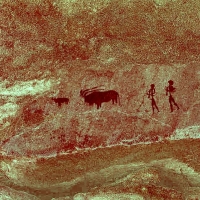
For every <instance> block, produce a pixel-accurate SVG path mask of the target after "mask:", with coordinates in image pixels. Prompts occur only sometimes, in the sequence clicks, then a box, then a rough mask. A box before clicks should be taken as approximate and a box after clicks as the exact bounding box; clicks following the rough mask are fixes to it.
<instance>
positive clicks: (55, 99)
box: [51, 98, 69, 107]
mask: <svg viewBox="0 0 200 200" xmlns="http://www.w3.org/2000/svg"><path fill="white" fill-rule="evenodd" d="M51 99H52V100H53V101H54V102H55V103H57V104H58V106H59V107H61V105H62V104H63V103H65V104H68V103H69V99H68V98H51Z"/></svg>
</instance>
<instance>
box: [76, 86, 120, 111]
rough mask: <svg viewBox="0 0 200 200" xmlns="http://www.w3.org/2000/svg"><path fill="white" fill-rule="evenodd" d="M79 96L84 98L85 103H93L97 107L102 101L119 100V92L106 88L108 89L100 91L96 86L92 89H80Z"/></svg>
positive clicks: (114, 101)
mask: <svg viewBox="0 0 200 200" xmlns="http://www.w3.org/2000/svg"><path fill="white" fill-rule="evenodd" d="M80 96H81V97H83V98H84V99H85V103H88V104H89V105H90V106H91V105H93V104H96V105H97V109H99V108H100V107H101V104H102V103H103V102H109V101H112V103H113V104H114V103H117V102H119V104H120V99H119V94H118V92H116V91H115V90H108V91H100V89H97V87H94V88H92V89H86V90H81V91H80Z"/></svg>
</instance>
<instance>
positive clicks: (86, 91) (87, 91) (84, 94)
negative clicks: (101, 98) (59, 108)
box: [80, 85, 103, 97]
mask: <svg viewBox="0 0 200 200" xmlns="http://www.w3.org/2000/svg"><path fill="white" fill-rule="evenodd" d="M101 86H102V85H100V86H96V87H93V88H90V89H86V90H81V91H80V94H81V96H83V97H84V96H86V95H88V94H90V93H91V92H96V91H100V90H103V89H101V88H99V87H101ZM97 88H99V89H97Z"/></svg>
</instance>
